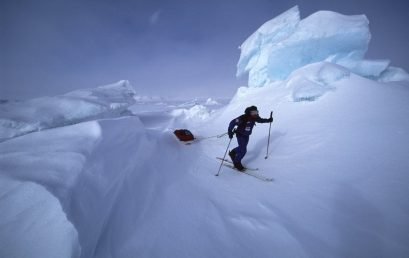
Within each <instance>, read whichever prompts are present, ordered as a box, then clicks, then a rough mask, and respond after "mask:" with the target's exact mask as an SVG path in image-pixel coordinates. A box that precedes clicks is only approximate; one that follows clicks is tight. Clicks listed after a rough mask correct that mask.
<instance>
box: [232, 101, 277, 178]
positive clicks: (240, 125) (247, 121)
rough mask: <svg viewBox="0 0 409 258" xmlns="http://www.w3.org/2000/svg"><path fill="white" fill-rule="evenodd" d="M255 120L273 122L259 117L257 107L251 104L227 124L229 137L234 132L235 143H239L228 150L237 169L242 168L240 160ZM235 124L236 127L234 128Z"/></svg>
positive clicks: (244, 152)
mask: <svg viewBox="0 0 409 258" xmlns="http://www.w3.org/2000/svg"><path fill="white" fill-rule="evenodd" d="M256 122H257V123H271V122H273V118H272V117H270V118H261V117H260V116H259V115H258V110H257V107H256V106H251V107H247V108H246V110H245V111H244V114H243V115H241V116H239V117H237V118H235V119H233V120H232V121H231V122H230V124H229V128H228V131H227V133H228V135H229V138H230V139H232V138H233V135H234V134H236V137H237V143H238V144H239V146H238V147H236V148H234V149H233V150H231V151H230V152H229V156H230V158H231V160H232V161H233V164H234V167H235V168H236V169H237V170H239V171H243V170H244V167H243V165H242V164H241V160H242V159H243V157H244V155H245V154H246V152H247V144H248V142H249V137H250V134H251V132H252V130H253V127H254V125H255V124H256ZM236 126H237V128H236V129H235V130H234V128H235V127H236Z"/></svg>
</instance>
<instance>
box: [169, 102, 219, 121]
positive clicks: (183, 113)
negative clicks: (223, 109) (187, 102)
mask: <svg viewBox="0 0 409 258" xmlns="http://www.w3.org/2000/svg"><path fill="white" fill-rule="evenodd" d="M211 113H212V112H211V111H210V110H209V109H208V108H207V107H205V106H203V105H195V106H193V107H191V108H189V109H175V110H173V111H172V112H171V114H172V115H173V116H175V117H179V118H182V119H185V120H193V121H204V120H206V119H209V118H210V115H211Z"/></svg>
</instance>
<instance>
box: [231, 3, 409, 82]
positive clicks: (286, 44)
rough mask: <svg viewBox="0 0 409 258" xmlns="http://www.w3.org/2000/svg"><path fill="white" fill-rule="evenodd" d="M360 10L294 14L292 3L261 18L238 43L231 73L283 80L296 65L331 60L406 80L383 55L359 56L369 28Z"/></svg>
mask: <svg viewBox="0 0 409 258" xmlns="http://www.w3.org/2000/svg"><path fill="white" fill-rule="evenodd" d="M368 25H369V21H368V19H367V17H366V16H365V15H342V14H339V13H336V12H331V11H318V12H316V13H313V14H311V15H310V16H308V17H306V18H305V19H302V20H301V19H300V13H299V9H298V6H295V7H293V8H291V9H289V10H288V11H286V12H284V13H282V14H281V15H279V16H277V17H275V18H273V19H272V20H270V21H268V22H266V23H265V24H263V25H262V26H261V27H260V28H259V29H258V30H257V31H255V32H254V33H253V34H252V35H251V36H250V37H249V38H248V39H246V40H245V41H244V42H243V44H242V45H241V47H240V49H241V55H240V60H239V62H238V64H237V75H238V76H240V75H243V74H246V73H248V74H249V80H248V85H249V86H250V87H262V86H265V85H268V84H270V83H271V82H274V81H281V80H286V79H287V78H288V76H289V75H290V74H291V73H292V72H293V71H294V70H297V69H298V68H301V67H303V66H305V65H307V64H310V63H315V62H322V61H327V62H332V63H336V64H339V65H342V66H344V67H346V68H348V69H349V70H350V71H352V72H353V73H355V74H358V75H361V76H365V77H367V78H372V79H376V80H380V81H383V82H386V81H397V80H398V81H401V80H406V81H409V74H407V73H406V72H405V71H404V70H403V69H395V68H393V67H390V68H389V63H390V62H389V60H365V59H364V56H365V53H366V51H367V49H368V44H369V42H370V38H371V34H370V31H369V27H368Z"/></svg>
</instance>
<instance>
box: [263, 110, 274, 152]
mask: <svg viewBox="0 0 409 258" xmlns="http://www.w3.org/2000/svg"><path fill="white" fill-rule="evenodd" d="M270 118H273V111H271V113H270ZM271 123H272V122H270V129H268V141H267V153H266V157H265V158H264V159H267V158H268V147H269V146H270V133H271Z"/></svg>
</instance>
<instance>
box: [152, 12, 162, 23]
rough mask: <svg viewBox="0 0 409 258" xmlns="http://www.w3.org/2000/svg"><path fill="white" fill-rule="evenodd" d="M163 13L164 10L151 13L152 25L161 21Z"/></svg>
mask: <svg viewBox="0 0 409 258" xmlns="http://www.w3.org/2000/svg"><path fill="white" fill-rule="evenodd" d="M161 13H162V10H157V11H156V12H154V13H153V14H152V15H151V18H150V19H149V22H150V24H151V25H154V24H156V23H157V22H158V21H159V18H160V15H161Z"/></svg>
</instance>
